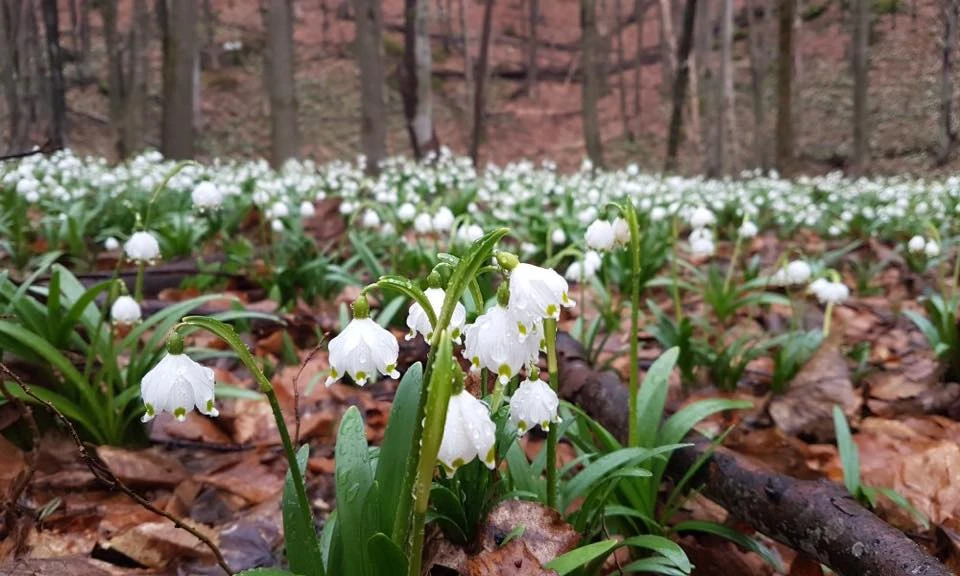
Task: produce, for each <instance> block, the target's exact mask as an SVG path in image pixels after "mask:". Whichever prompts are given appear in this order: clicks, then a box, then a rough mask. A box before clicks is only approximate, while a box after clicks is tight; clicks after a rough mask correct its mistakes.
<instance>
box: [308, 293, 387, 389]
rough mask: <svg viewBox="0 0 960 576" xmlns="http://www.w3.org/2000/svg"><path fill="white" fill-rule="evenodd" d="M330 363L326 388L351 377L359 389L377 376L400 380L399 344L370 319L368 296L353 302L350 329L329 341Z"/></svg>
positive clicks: (345, 329) (348, 325)
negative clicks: (398, 365) (344, 376)
mask: <svg viewBox="0 0 960 576" xmlns="http://www.w3.org/2000/svg"><path fill="white" fill-rule="evenodd" d="M327 348H328V350H329V352H330V354H329V361H330V375H329V376H328V377H327V381H326V385H327V386H331V385H333V383H334V382H336V381H337V380H339V379H340V378H342V377H343V375H344V374H349V375H350V377H351V378H353V381H354V382H356V383H357V385H358V386H363V385H364V384H366V383H367V380H368V379H370V378H375V377H376V375H377V373H378V372H379V373H380V374H383V375H385V376H389V377H391V378H399V377H400V372H399V371H397V356H398V355H399V353H400V345H399V344H398V343H397V339H396V338H394V336H393V334H391V333H390V332H389V331H388V330H386V329H385V328H383V327H382V326H380V325H379V324H377V323H376V322H374V321H373V320H372V319H371V318H370V305H369V304H368V303H367V297H366V296H363V295H361V296H360V297H359V298H357V299H356V300H355V301H354V303H353V320H351V321H350V323H349V324H347V327H346V328H344V329H343V331H341V332H340V334H337V336H336V337H335V338H334V339H333V340H330V344H329V346H328V347H327Z"/></svg>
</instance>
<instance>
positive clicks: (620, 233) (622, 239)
mask: <svg viewBox="0 0 960 576" xmlns="http://www.w3.org/2000/svg"><path fill="white" fill-rule="evenodd" d="M613 236H614V238H615V239H616V241H617V244H619V245H621V246H626V245H627V244H629V243H630V226H629V225H628V224H627V221H626V220H624V219H623V218H621V217H620V216H617V217H616V218H615V219H614V221H613Z"/></svg>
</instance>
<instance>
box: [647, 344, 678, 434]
mask: <svg viewBox="0 0 960 576" xmlns="http://www.w3.org/2000/svg"><path fill="white" fill-rule="evenodd" d="M679 356H680V349H679V348H677V347H673V348H670V349H669V350H667V351H666V352H664V353H663V354H661V355H660V357H659V358H657V360H656V362H654V363H653V365H652V366H650V370H648V371H647V374H646V376H644V378H643V382H642V383H641V384H640V392H639V393H638V398H637V439H638V441H639V442H638V445H639V446H641V447H645V448H652V447H653V446H655V445H656V440H657V430H659V428H660V421H661V420H662V419H663V409H664V406H665V405H666V402H667V379H668V378H669V377H670V373H671V372H672V371H673V367H674V366H675V365H676V363H677V358H678V357H679Z"/></svg>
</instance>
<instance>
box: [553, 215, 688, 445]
mask: <svg viewBox="0 0 960 576" xmlns="http://www.w3.org/2000/svg"><path fill="white" fill-rule="evenodd" d="M624 212H625V214H626V217H627V225H628V226H629V228H630V255H631V256H632V258H631V261H630V266H631V267H630V403H629V417H630V422H629V423H628V425H627V426H628V431H629V432H628V437H627V439H628V441H629V445H630V446H637V445H639V444H640V433H639V431H638V430H637V393H638V391H639V387H640V384H639V382H640V367H639V366H638V365H637V356H638V355H639V345H640V343H639V332H640V227H639V225H638V223H637V213H636V212H635V211H634V209H633V204H629V203H628V204H627V205H626V206H625V209H624ZM674 285H676V284H674ZM550 377H551V379H552V378H553V374H552V372H551V375H550Z"/></svg>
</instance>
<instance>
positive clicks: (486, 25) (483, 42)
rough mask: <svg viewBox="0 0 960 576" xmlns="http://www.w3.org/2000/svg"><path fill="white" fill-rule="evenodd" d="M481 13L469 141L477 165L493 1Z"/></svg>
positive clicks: (472, 157) (481, 136) (483, 115)
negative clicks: (481, 22)
mask: <svg viewBox="0 0 960 576" xmlns="http://www.w3.org/2000/svg"><path fill="white" fill-rule="evenodd" d="M486 1H487V4H486V7H485V8H484V11H483V32H481V37H480V59H479V61H478V65H477V91H476V94H474V96H473V135H472V138H471V139H470V159H471V160H473V164H474V165H476V164H477V160H478V158H479V156H480V141H481V140H482V139H483V128H484V121H485V119H486V108H485V107H486V102H485V99H486V85H487V80H488V75H487V70H488V69H489V68H490V36H491V35H492V34H493V4H494V0H486Z"/></svg>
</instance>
